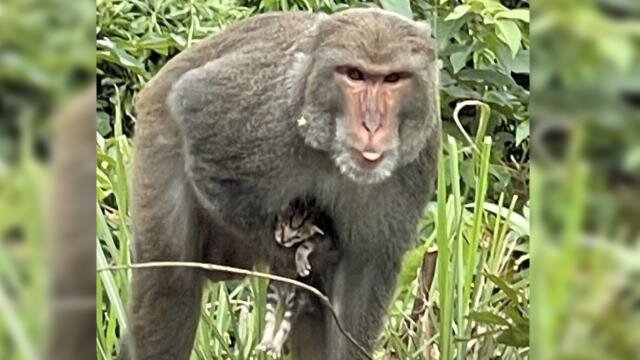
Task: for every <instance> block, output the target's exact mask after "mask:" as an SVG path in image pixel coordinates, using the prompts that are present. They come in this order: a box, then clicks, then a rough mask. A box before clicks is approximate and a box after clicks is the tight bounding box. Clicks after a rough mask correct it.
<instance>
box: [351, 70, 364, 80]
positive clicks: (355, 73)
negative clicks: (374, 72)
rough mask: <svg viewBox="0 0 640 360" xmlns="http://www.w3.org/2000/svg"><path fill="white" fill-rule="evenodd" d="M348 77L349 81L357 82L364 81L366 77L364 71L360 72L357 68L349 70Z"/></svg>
mask: <svg viewBox="0 0 640 360" xmlns="http://www.w3.org/2000/svg"><path fill="white" fill-rule="evenodd" d="M347 76H348V77H349V79H351V80H355V81H362V80H364V75H363V74H362V71H360V70H358V69H356V68H348V69H347Z"/></svg>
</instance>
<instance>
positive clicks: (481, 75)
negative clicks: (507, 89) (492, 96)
mask: <svg viewBox="0 0 640 360" xmlns="http://www.w3.org/2000/svg"><path fill="white" fill-rule="evenodd" d="M458 77H459V78H460V79H461V80H472V81H479V82H485V83H488V84H491V85H496V86H511V85H513V84H514V81H513V79H512V78H511V77H510V76H507V75H505V74H502V73H500V72H498V71H496V70H489V69H487V70H476V69H464V70H461V71H460V72H459V73H458Z"/></svg>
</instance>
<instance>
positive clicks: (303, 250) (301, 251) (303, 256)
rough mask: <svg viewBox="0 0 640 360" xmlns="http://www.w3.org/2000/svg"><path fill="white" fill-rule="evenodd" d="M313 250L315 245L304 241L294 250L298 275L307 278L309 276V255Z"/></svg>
mask: <svg viewBox="0 0 640 360" xmlns="http://www.w3.org/2000/svg"><path fill="white" fill-rule="evenodd" d="M314 249H315V244H314V243H313V242H311V241H305V242H303V243H302V245H300V246H299V247H298V248H297V249H296V270H297V272H298V275H300V276H302V277H307V276H309V274H311V263H310V262H309V255H310V254H311V253H312V252H313V250H314Z"/></svg>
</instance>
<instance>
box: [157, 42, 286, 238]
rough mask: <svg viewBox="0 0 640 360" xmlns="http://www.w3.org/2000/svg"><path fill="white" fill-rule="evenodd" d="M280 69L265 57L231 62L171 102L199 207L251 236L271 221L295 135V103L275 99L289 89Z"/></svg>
mask: <svg viewBox="0 0 640 360" xmlns="http://www.w3.org/2000/svg"><path fill="white" fill-rule="evenodd" d="M274 63H277V62H275V61H274V59H272V58H270V57H269V56H264V54H261V57H260V58H258V57H257V54H252V53H241V54H235V53H234V54H230V55H226V56H223V57H221V58H219V59H216V60H214V61H211V62H209V63H207V64H206V65H204V66H202V67H199V68H196V69H194V70H191V71H189V72H187V73H186V74H185V75H183V76H182V77H181V78H180V80H179V81H178V82H177V83H176V84H175V85H174V87H173V89H172V91H171V93H170V96H169V98H168V105H169V108H170V110H171V113H172V117H173V118H174V119H175V121H176V123H177V124H178V127H179V130H180V132H181V136H182V141H183V145H184V152H185V171H186V175H187V178H188V180H189V181H190V183H191V185H192V186H193V188H194V190H195V192H196V194H197V196H198V199H199V201H200V202H201V203H203V205H204V206H205V207H207V208H209V209H210V210H215V211H216V212H219V213H220V214H221V215H222V217H223V219H224V220H225V221H227V222H231V223H232V224H234V225H237V226H238V227H240V228H242V229H243V230H248V231H251V230H252V228H261V227H263V226H264V224H265V223H266V222H267V221H272V219H271V217H272V215H273V214H272V213H270V212H269V211H268V209H266V208H265V200H264V199H265V196H266V194H267V193H268V192H269V191H277V188H278V186H279V183H280V178H281V177H282V174H284V173H285V171H284V167H286V164H287V163H288V162H289V156H290V153H291V150H290V149H289V148H288V146H290V145H288V144H291V141H292V140H291V137H292V136H294V132H293V129H294V128H293V125H292V124H288V123H287V120H288V118H289V117H290V115H289V114H290V112H291V111H288V102H287V101H285V99H277V98H276V97H275V95H273V94H278V93H283V89H282V88H281V87H282V86H284V85H282V84H281V83H279V82H277V81H275V80H276V79H274V78H272V75H271V71H272V72H278V71H284V69H279V68H278V66H276V65H274ZM281 66H283V65H281ZM270 67H271V68H270ZM265 69H266V70H269V69H270V70H271V71H266V70H265Z"/></svg>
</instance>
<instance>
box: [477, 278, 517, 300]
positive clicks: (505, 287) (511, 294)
mask: <svg viewBox="0 0 640 360" xmlns="http://www.w3.org/2000/svg"><path fill="white" fill-rule="evenodd" d="M485 276H486V277H487V278H489V280H491V282H492V283H494V284H496V285H497V286H498V287H499V288H500V290H502V292H504V294H505V295H507V297H508V298H509V299H511V300H512V301H513V302H515V303H518V302H519V300H518V292H517V291H516V290H514V289H513V288H512V287H511V286H510V285H509V284H507V283H506V282H505V281H504V280H502V279H501V278H500V277H498V276H496V275H492V274H486V273H485Z"/></svg>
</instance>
